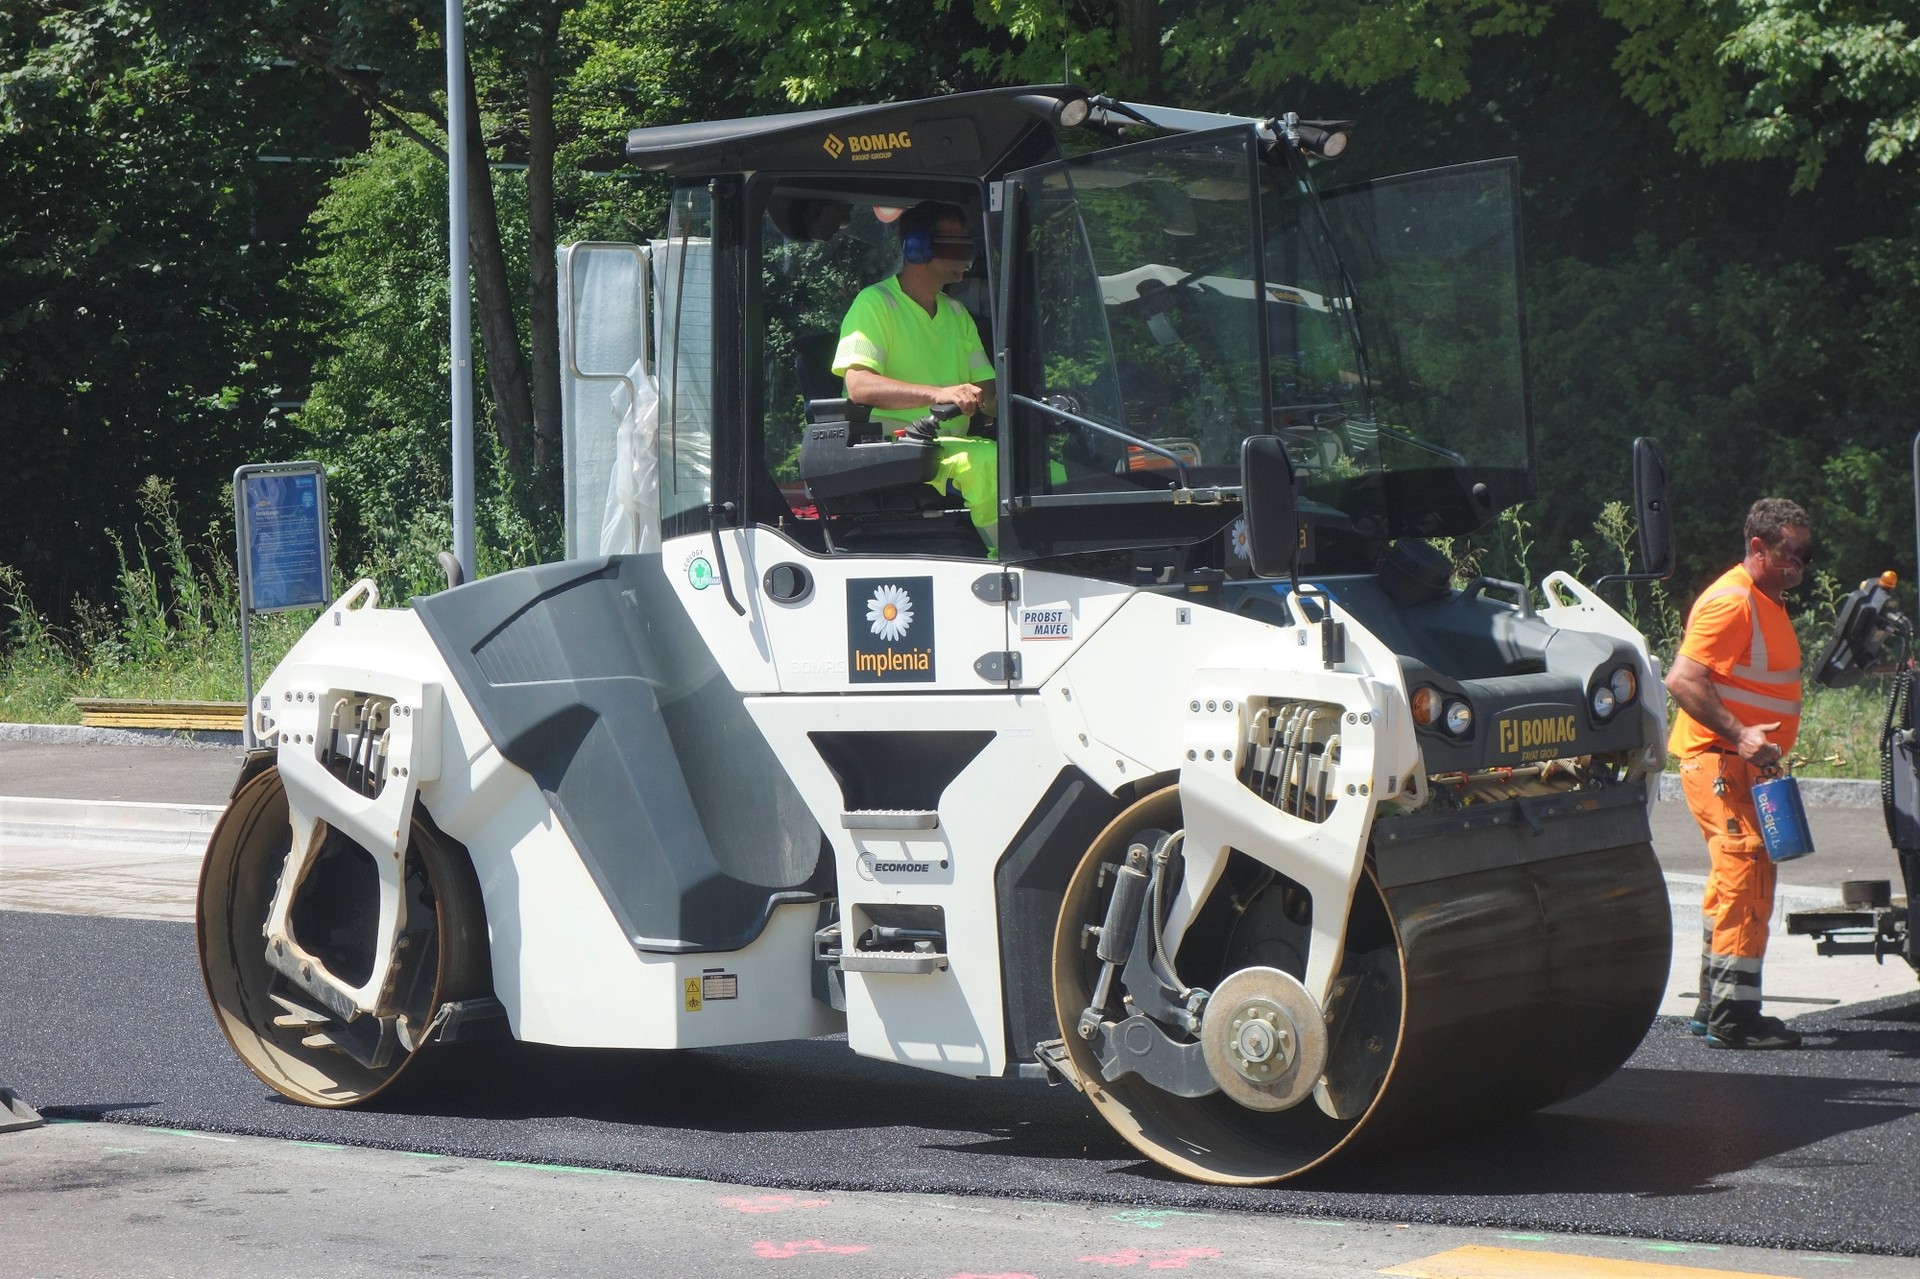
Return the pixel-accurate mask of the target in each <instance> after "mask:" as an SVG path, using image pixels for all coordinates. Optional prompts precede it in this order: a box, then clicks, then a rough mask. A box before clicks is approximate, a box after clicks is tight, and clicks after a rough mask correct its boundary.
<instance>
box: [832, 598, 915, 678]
mask: <svg viewBox="0 0 1920 1279" xmlns="http://www.w3.org/2000/svg"><path fill="white" fill-rule="evenodd" d="M933 637H934V631H933V579H932V578H931V577H866V578H854V579H852V580H850V581H848V583H847V678H848V680H849V681H850V682H852V683H855V684H899V683H929V682H931V681H932V680H933V678H934V673H935V672H934V652H933V650H934V645H933Z"/></svg>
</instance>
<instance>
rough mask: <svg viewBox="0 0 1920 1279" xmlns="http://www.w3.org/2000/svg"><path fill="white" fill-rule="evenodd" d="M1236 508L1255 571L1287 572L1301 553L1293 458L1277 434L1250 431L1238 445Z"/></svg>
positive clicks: (1283, 574) (1267, 573) (1270, 574)
mask: <svg viewBox="0 0 1920 1279" xmlns="http://www.w3.org/2000/svg"><path fill="white" fill-rule="evenodd" d="M1240 510H1241V514H1242V517H1243V518H1244V519H1245V520H1246V521H1247V560H1248V562H1249V563H1251V564H1252V566H1253V571H1254V573H1255V575H1257V576H1259V577H1291V576H1292V575H1293V571H1294V562H1295V560H1296V559H1297V558H1298V557H1299V554H1300V508H1299V503H1298V501H1297V499H1296V498H1295V496H1294V492H1293V462H1292V461H1291V460H1289V459H1288V457H1287V450H1286V448H1285V447H1284V446H1283V445H1282V444H1281V443H1280V437H1279V436H1277V435H1249V436H1248V437H1247V438H1246V440H1245V441H1244V442H1243V443H1242V444H1241V445H1240Z"/></svg>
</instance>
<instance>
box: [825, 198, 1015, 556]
mask: <svg viewBox="0 0 1920 1279" xmlns="http://www.w3.org/2000/svg"><path fill="white" fill-rule="evenodd" d="M900 256H901V259H902V261H901V266H900V273H899V274H898V275H895V276H891V277H889V278H888V279H885V280H882V281H880V282H879V283H878V284H871V285H868V286H867V287H866V288H864V289H862V290H861V291H860V293H859V294H858V295H857V296H856V297H855V298H854V299H853V304H852V305H851V306H849V307H848V308H847V314H846V318H845V319H844V320H842V321H841V322H840V345H839V347H838V348H837V349H836V350H835V352H834V356H833V373H834V376H836V377H840V378H844V379H846V387H847V398H848V399H849V400H852V401H853V402H854V403H856V404H866V405H870V406H872V408H873V410H874V412H873V416H874V418H875V420H877V421H879V422H881V423H883V424H889V423H892V424H899V425H906V424H908V423H912V422H916V421H919V420H920V419H922V418H924V417H926V416H927V410H928V409H929V408H930V407H932V406H933V405H935V404H952V405H955V406H957V407H958V408H959V410H960V414H959V416H957V417H954V418H950V419H948V420H947V421H945V422H943V423H941V424H940V431H941V434H940V436H939V438H938V441H937V442H938V444H939V446H940V450H941V461H940V470H939V472H938V473H937V474H936V475H935V476H934V478H933V480H932V484H933V486H934V487H935V488H937V489H940V490H941V491H942V492H944V491H946V489H947V488H948V486H949V485H950V486H951V487H952V489H953V491H954V492H956V493H958V494H959V495H960V497H961V499H962V500H964V501H965V502H966V504H967V512H968V514H969V515H970V516H971V517H972V520H973V527H974V530H975V531H976V532H978V533H979V534H980V540H981V541H982V542H984V543H986V547H987V553H988V554H989V555H994V554H996V553H997V532H996V530H997V521H998V519H999V511H998V508H999V505H1000V471H999V456H998V453H997V451H996V448H995V445H994V442H993V441H992V440H989V439H978V438H975V437H974V436H972V435H970V434H968V431H969V428H970V427H971V425H972V422H973V419H974V417H975V416H976V415H979V416H980V417H982V418H983V419H984V418H989V417H992V416H993V414H994V410H995V405H994V394H993V362H992V361H991V360H989V359H988V358H987V351H986V346H985V345H984V344H983V343H982V342H981V340H980V329H979V326H978V325H976V324H975V323H974V322H973V316H972V315H970V314H969V313H968V312H967V308H966V307H964V306H962V305H960V303H959V302H958V301H956V300H955V299H953V298H950V297H948V296H947V295H946V293H945V292H944V290H945V289H946V288H947V287H948V286H949V285H952V284H957V283H959V282H960V281H961V280H962V279H963V278H965V276H966V274H967V269H968V268H969V267H970V266H972V265H973V260H974V258H975V257H977V256H978V249H977V248H976V246H975V244H974V240H973V237H972V236H971V235H969V234H968V232H967V220H966V215H964V214H963V213H961V211H960V210H959V209H958V208H956V207H955V206H953V205H951V204H942V203H939V202H937V201H932V200H928V201H923V202H922V203H920V204H916V205H914V206H913V207H912V208H910V209H908V210H907V211H906V212H905V213H903V214H901V215H900ZM888 429H891V428H888Z"/></svg>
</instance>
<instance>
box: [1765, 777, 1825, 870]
mask: <svg viewBox="0 0 1920 1279" xmlns="http://www.w3.org/2000/svg"><path fill="white" fill-rule="evenodd" d="M1753 807H1754V809H1755V811H1756V812H1758V813H1759V814H1760V837H1761V838H1762V839H1764V840H1766V842H1767V856H1768V857H1771V858H1772V859H1773V860H1774V861H1777V862H1790V861H1792V860H1793V859H1794V858H1796V857H1805V856H1806V855H1807V854H1808V853H1811V852H1812V851H1813V832H1812V831H1810V830H1808V829H1807V810H1806V808H1805V807H1804V806H1803V805H1802V804H1801V803H1800V783H1799V782H1797V781H1795V780H1794V779H1793V778H1792V777H1791V776H1787V777H1775V778H1773V779H1771V780H1770V781H1764V782H1757V783H1755V784H1754V788H1753Z"/></svg>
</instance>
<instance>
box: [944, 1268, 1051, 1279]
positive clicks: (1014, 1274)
mask: <svg viewBox="0 0 1920 1279" xmlns="http://www.w3.org/2000/svg"><path fill="white" fill-rule="evenodd" d="M947 1279H1040V1277H1039V1276H1038V1275H1030V1274H1028V1273H1027V1272H1026V1271H1024V1270H1000V1271H995V1272H994V1273H993V1274H990V1275H983V1274H980V1273H978V1272H977V1271H973V1270H962V1271H961V1272H960V1273H959V1274H957V1275H948V1276H947Z"/></svg>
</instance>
